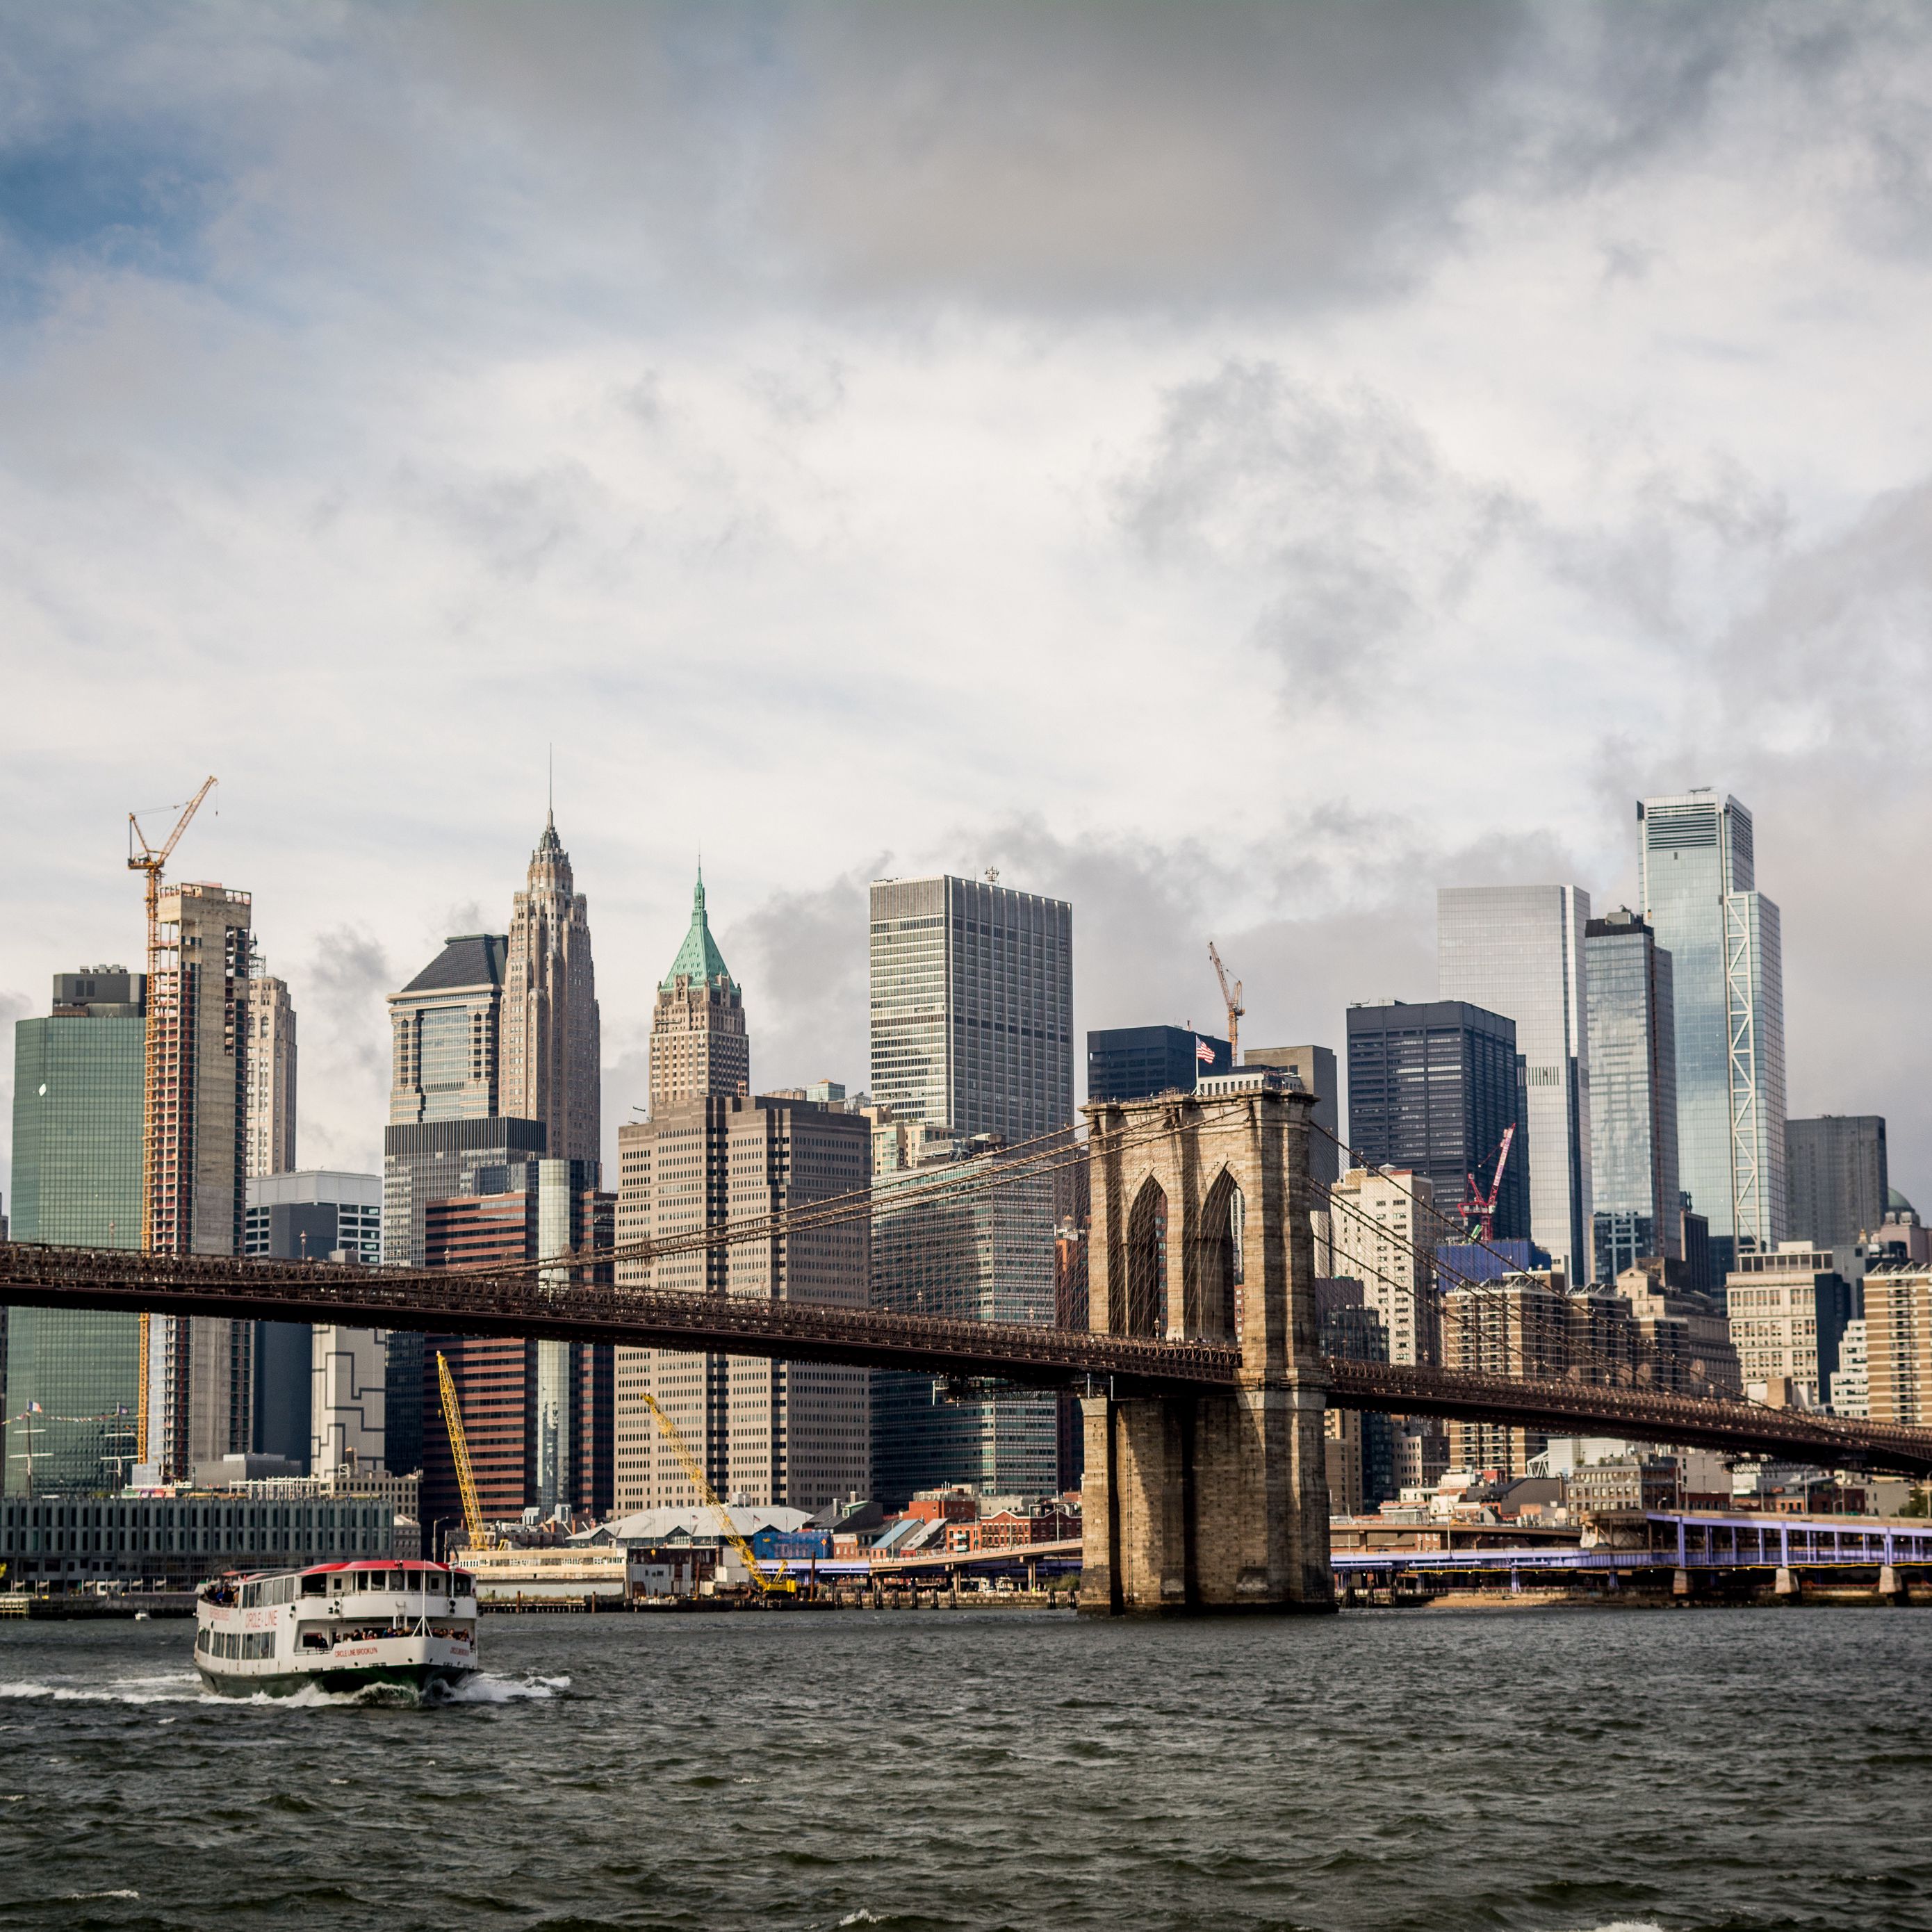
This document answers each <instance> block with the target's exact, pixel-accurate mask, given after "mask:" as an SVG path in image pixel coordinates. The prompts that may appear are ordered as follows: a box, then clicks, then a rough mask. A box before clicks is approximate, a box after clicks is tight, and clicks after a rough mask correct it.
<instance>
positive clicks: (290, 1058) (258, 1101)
mask: <svg viewBox="0 0 1932 1932" xmlns="http://www.w3.org/2000/svg"><path fill="white" fill-rule="evenodd" d="M243 1024H244V1025H245V1026H246V1028H247V1029H248V1151H247V1153H246V1154H245V1156H244V1157H243V1162H242V1166H243V1169H244V1170H245V1175H246V1176H247V1177H249V1178H252V1177H253V1176H254V1175H260V1174H290V1173H293V1172H294V1170H295V1164H296V1010H295V1006H294V1004H293V1001H291V1000H290V998H289V986H288V982H287V980H278V979H275V978H274V977H272V976H271V975H269V974H266V973H264V972H263V971H262V961H261V958H260V955H259V954H258V955H257V957H256V958H255V959H254V962H252V965H251V971H250V972H249V974H248V995H247V1007H246V1010H245V1019H244V1022H243Z"/></svg>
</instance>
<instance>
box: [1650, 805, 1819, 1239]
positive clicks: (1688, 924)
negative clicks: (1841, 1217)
mask: <svg viewBox="0 0 1932 1932" xmlns="http://www.w3.org/2000/svg"><path fill="white" fill-rule="evenodd" d="M1637 827H1638V832H1639V839H1640V844H1639V851H1638V860H1639V866H1640V879H1641V883H1642V888H1643V914H1644V916H1645V918H1646V919H1648V920H1649V922H1650V923H1651V926H1652V929H1654V930H1655V932H1656V935H1657V942H1658V944H1659V945H1660V946H1661V947H1664V949H1665V950H1667V952H1668V953H1670V961H1671V974H1672V981H1673V999H1674V1002H1675V1006H1676V1017H1677V1160H1678V1168H1679V1173H1680V1175H1681V1177H1682V1181H1683V1184H1684V1186H1685V1188H1686V1189H1687V1190H1688V1192H1689V1193H1690V1196H1691V1204H1692V1205H1693V1206H1694V1208H1696V1209H1697V1212H1698V1213H1699V1214H1701V1215H1703V1217H1705V1218H1706V1220H1708V1221H1709V1223H1710V1229H1711V1241H1712V1247H1713V1249H1714V1250H1715V1255H1716V1259H1717V1265H1718V1268H1719V1270H1720V1271H1722V1270H1723V1269H1724V1268H1727V1267H1728V1266H1730V1265H1733V1259H1734V1257H1735V1256H1736V1254H1737V1253H1739V1251H1740V1250H1741V1247H1756V1248H1758V1249H1760V1250H1765V1249H1769V1248H1772V1247H1775V1246H1776V1245H1777V1244H1778V1242H1779V1241H1781V1240H1782V1239H1783V1238H1784V1229H1785V1225H1786V1220H1785V1198H1784V1194H1785V1181H1784V1172H1785V1171H1784V956H1783V952H1782V941H1781V931H1780V921H1779V918H1778V907H1776V906H1775V905H1774V904H1772V901H1770V900H1769V899H1768V898H1766V897H1765V896H1764V895H1763V894H1762V893H1761V892H1759V891H1757V873H1756V864H1757V861H1756V856H1755V853H1754V839H1753V836H1752V826H1751V814H1750V813H1749V812H1748V811H1746V810H1745V808H1744V807H1743V806H1742V805H1740V804H1739V802H1738V801H1737V800H1736V799H1734V798H1731V797H1730V796H1726V797H1724V799H1719V797H1718V794H1717V793H1715V792H1714V791H1712V790H1709V789H1700V790H1696V791H1691V792H1685V793H1682V794H1680V795H1679V796H1675V797H1670V798H1647V799H1641V800H1640V801H1639V802H1638V805H1637Z"/></svg>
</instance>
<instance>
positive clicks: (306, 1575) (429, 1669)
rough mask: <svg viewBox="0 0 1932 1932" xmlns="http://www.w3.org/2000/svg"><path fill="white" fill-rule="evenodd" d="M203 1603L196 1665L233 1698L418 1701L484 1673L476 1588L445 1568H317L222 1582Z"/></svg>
mask: <svg viewBox="0 0 1932 1932" xmlns="http://www.w3.org/2000/svg"><path fill="white" fill-rule="evenodd" d="M195 1597H196V1602H195V1612H194V1618H195V1630H194V1667H195V1668H196V1670H198V1671H199V1672H200V1673H201V1677H202V1682H204V1683H205V1684H206V1685H208V1687H209V1688H211V1690H215V1691H220V1692H221V1693H223V1695H225V1696H227V1697H253V1696H254V1695H255V1694H256V1693H257V1691H262V1692H266V1694H268V1695H269V1696H270V1697H286V1696H287V1694H289V1693H290V1691H297V1690H299V1689H300V1688H302V1685H305V1684H313V1685H315V1686H316V1687H317V1688H318V1689H320V1690H323V1691H360V1690H362V1689H363V1688H365V1686H366V1685H371V1684H392V1685H398V1686H401V1687H403V1688H407V1689H410V1690H413V1691H417V1692H419V1693H420V1692H422V1691H428V1690H430V1689H431V1688H447V1687H449V1686H452V1685H457V1684H460V1682H462V1681H463V1679H465V1678H466V1677H469V1676H474V1675H475V1671H476V1580H475V1578H474V1577H472V1576H471V1575H470V1574H469V1572H468V1571H464V1570H458V1569H456V1568H454V1567H452V1566H451V1565H446V1564H442V1563H414V1562H408V1563H406V1562H396V1561H387V1562H377V1561H374V1559H366V1558H365V1559H361V1560H359V1561H356V1562H347V1563H317V1564H314V1565H311V1566H310V1568H308V1569H306V1570H282V1571H261V1572H259V1573H257V1574H254V1575H251V1576H241V1575H236V1574H231V1575H229V1576H226V1577H216V1578H214V1580H213V1581H211V1582H210V1583H204V1584H202V1586H201V1588H200V1589H199V1590H198V1591H196V1593H195Z"/></svg>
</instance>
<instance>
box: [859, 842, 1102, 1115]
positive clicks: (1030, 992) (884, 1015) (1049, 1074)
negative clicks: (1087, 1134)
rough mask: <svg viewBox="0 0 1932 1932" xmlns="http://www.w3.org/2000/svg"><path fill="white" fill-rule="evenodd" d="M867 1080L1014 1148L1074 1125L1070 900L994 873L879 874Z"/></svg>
mask: <svg viewBox="0 0 1932 1932" xmlns="http://www.w3.org/2000/svg"><path fill="white" fill-rule="evenodd" d="M871 1091H872V1097H873V1099H874V1100H877V1101H881V1102H883V1103H886V1104H887V1105H889V1106H891V1107H892V1109H893V1111H894V1112H895V1113H896V1114H898V1115H901V1117H903V1118H908V1119H913V1120H922V1121H930V1122H932V1124H935V1126H937V1125H944V1126H947V1127H952V1128H953V1129H954V1130H956V1131H957V1132H959V1133H962V1134H998V1135H1000V1136H1002V1137H1003V1138H1004V1139H1005V1140H1006V1141H1007V1143H1008V1144H1009V1145H1012V1144H1013V1143H1015V1142H1019V1141H1024V1140H1031V1139H1034V1137H1035V1136H1038V1135H1041V1134H1047V1133H1052V1132H1054V1131H1055V1130H1056V1129H1058V1128H1061V1127H1071V1126H1072V1125H1073V907H1071V906H1070V905H1068V904H1066V903H1065V902H1064V901H1062V900H1059V899H1049V898H1042V897H1040V895H1038V894H1037V893H1034V892H1016V891H1014V890H1013V889H1012V887H1010V886H1002V885H1001V884H1000V883H998V880H997V879H996V878H995V877H992V875H990V874H989V876H988V877H986V878H985V879H956V878H953V877H939V878H929V879H880V880H874V882H873V885H872V893H871Z"/></svg>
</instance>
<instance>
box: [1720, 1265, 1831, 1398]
mask: <svg viewBox="0 0 1932 1932" xmlns="http://www.w3.org/2000/svg"><path fill="white" fill-rule="evenodd" d="M1844 1259H1846V1257H1844V1256H1834V1254H1833V1253H1832V1250H1830V1249H1829V1248H1820V1247H1814V1246H1813V1245H1812V1244H1811V1243H1810V1242H1809V1241H1785V1242H1783V1243H1781V1244H1780V1245H1779V1246H1778V1247H1776V1248H1775V1249H1773V1250H1770V1251H1769V1253H1745V1254H1742V1255H1740V1256H1738V1258H1737V1265H1736V1267H1735V1268H1733V1269H1732V1271H1730V1275H1729V1277H1727V1280H1726V1282H1725V1285H1724V1304H1725V1312H1726V1313H1727V1315H1728V1316H1729V1318H1730V1330H1731V1340H1732V1343H1733V1345H1734V1346H1736V1349H1737V1352H1738V1361H1739V1367H1740V1369H1741V1370H1742V1373H1743V1376H1744V1382H1745V1394H1747V1395H1751V1394H1753V1392H1754V1391H1756V1394H1755V1398H1754V1399H1755V1400H1760V1401H1763V1400H1772V1401H1774V1402H1775V1403H1778V1405H1779V1406H1784V1405H1785V1404H1787V1403H1788V1404H1790V1405H1791V1406H1796V1407H1801V1408H1805V1409H1820V1408H1822V1407H1823V1406H1824V1404H1825V1400H1826V1394H1827V1391H1829V1388H1830V1385H1831V1379H1832V1376H1833V1375H1835V1373H1837V1371H1838V1344H1839V1342H1840V1340H1841V1338H1842V1337H1843V1334H1844V1332H1845V1328H1846V1324H1847V1323H1849V1322H1850V1321H1851V1320H1852V1318H1853V1317H1854V1316H1855V1315H1856V1314H1857V1313H1858V1306H1859V1301H1860V1288H1859V1283H1858V1259H1856V1258H1855V1257H1854V1258H1852V1259H1850V1260H1849V1264H1848V1265H1850V1266H1851V1267H1852V1268H1853V1270H1854V1272H1853V1274H1851V1275H1849V1276H1848V1275H1847V1274H1844V1273H1843V1272H1841V1268H1840V1262H1841V1260H1844Z"/></svg>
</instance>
